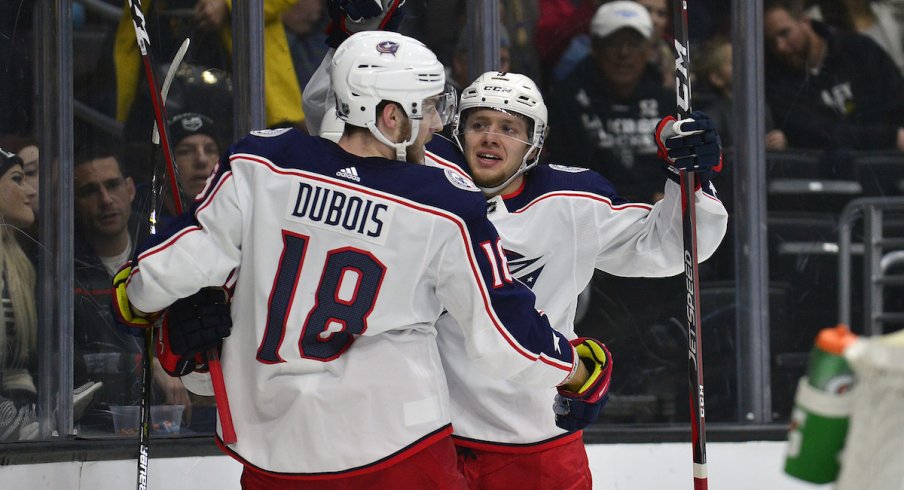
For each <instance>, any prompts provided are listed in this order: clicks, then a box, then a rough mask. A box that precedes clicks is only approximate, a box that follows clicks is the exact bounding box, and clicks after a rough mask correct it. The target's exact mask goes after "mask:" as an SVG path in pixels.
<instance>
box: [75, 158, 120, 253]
mask: <svg viewBox="0 0 904 490" xmlns="http://www.w3.org/2000/svg"><path fill="white" fill-rule="evenodd" d="M134 198H135V185H134V183H133V182H132V179H131V178H124V177H123V176H122V172H121V171H120V170H119V164H118V163H117V162H116V159H115V158H113V157H107V158H99V159H97V160H90V161H87V162H85V163H82V164H81V165H78V166H76V167H75V221H76V223H77V224H78V225H79V227H80V228H81V229H82V230H83V231H84V232H85V233H87V234H89V235H90V236H92V237H99V238H110V239H112V238H116V237H118V236H119V235H120V234H121V233H124V232H127V231H126V227H127V226H128V224H129V217H130V216H131V214H132V213H131V206H132V199H134Z"/></svg>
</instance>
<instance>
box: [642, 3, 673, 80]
mask: <svg viewBox="0 0 904 490" xmlns="http://www.w3.org/2000/svg"><path fill="white" fill-rule="evenodd" d="M637 3H639V4H641V5H643V6H644V7H646V8H647V12H649V13H650V19H651V20H652V21H653V53H652V54H651V55H650V63H652V64H653V66H655V67H656V68H658V69H659V72H660V73H662V86H663V87H665V88H667V89H669V90H672V89H674V88H675V48H673V47H672V43H673V41H674V40H675V38H674V36H673V35H672V29H671V25H672V12H671V10H670V9H669V2H668V0H637Z"/></svg>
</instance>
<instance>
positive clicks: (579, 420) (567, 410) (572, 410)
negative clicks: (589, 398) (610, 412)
mask: <svg viewBox="0 0 904 490" xmlns="http://www.w3.org/2000/svg"><path fill="white" fill-rule="evenodd" d="M608 401H609V395H606V396H604V397H603V398H602V399H600V401H598V402H596V403H587V402H583V401H581V400H575V399H574V398H568V397H564V396H562V395H556V402H555V403H554V404H553V406H552V410H553V412H555V414H556V426H557V427H559V428H560V429H565V430H567V431H568V432H574V431H577V430H581V429H583V428H584V427H587V426H588V425H590V424H592V423H594V422H596V419H597V418H598V417H599V416H600V412H601V411H602V410H603V407H605V406H606V402H608Z"/></svg>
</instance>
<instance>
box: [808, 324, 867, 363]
mask: <svg viewBox="0 0 904 490" xmlns="http://www.w3.org/2000/svg"><path fill="white" fill-rule="evenodd" d="M856 340H857V335H856V334H855V333H853V332H851V330H850V329H849V328H848V326H847V325H845V324H843V323H839V324H838V325H836V326H834V327H831V328H824V329H822V330H820V331H819V335H817V336H816V347H818V348H819V349H820V350H823V351H825V352H828V353H831V354H836V355H839V356H840V355H841V354H842V353H843V352H844V350H845V349H847V348H848V346H850V345H851V344H853V343H854V341H856Z"/></svg>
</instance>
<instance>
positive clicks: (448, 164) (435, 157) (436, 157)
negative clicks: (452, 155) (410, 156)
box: [425, 151, 474, 182]
mask: <svg viewBox="0 0 904 490" xmlns="http://www.w3.org/2000/svg"><path fill="white" fill-rule="evenodd" d="M425 154H426V155H427V158H429V159H430V160H433V162H434V163H436V165H437V166H438V167H442V168H446V169H449V170H452V171H454V172H456V173H457V174H458V175H461V176H462V177H464V178H466V179H468V180H469V181H471V182H473V181H474V180H473V179H472V178H471V176H470V175H468V173H467V172H465V171H464V170H462V169H461V167H459V166H458V165H456V164H454V163H452V162H450V161H449V160H446V159H445V158H443V157H441V156H439V155H437V154H436V153H431V152H429V151H428V152H425Z"/></svg>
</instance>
